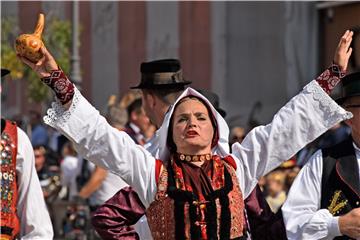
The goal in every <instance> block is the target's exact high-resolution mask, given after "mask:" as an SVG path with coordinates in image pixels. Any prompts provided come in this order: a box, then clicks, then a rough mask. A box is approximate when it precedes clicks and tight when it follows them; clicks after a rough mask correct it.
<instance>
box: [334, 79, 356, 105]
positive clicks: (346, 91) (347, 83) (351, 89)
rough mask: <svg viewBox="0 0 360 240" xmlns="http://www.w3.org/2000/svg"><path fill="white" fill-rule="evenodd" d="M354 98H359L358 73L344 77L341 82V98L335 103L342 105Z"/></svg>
mask: <svg viewBox="0 0 360 240" xmlns="http://www.w3.org/2000/svg"><path fill="white" fill-rule="evenodd" d="M355 96H360V72H355V73H352V74H349V75H346V76H345V77H344V78H343V79H342V80H341V96H340V98H338V99H336V102H337V103H339V104H342V103H344V101H345V100H346V99H347V98H349V97H355Z"/></svg>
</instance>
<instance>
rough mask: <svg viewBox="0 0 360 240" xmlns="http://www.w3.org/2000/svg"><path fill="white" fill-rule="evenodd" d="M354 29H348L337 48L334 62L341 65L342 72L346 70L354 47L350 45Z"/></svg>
mask: <svg viewBox="0 0 360 240" xmlns="http://www.w3.org/2000/svg"><path fill="white" fill-rule="evenodd" d="M353 35H354V32H353V31H350V30H346V32H345V33H344V35H343V36H342V37H341V39H340V42H339V44H338V46H337V48H336V51H335V55H334V64H336V65H338V66H339V67H340V70H341V71H342V72H345V71H346V69H347V65H348V62H349V58H350V56H351V52H352V48H351V47H350V44H351V41H352V36H353Z"/></svg>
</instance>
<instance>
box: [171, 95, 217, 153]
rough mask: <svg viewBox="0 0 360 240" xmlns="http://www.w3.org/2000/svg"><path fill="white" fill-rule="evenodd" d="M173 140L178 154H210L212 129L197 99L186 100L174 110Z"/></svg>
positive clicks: (207, 116) (204, 109)
mask: <svg viewBox="0 0 360 240" xmlns="http://www.w3.org/2000/svg"><path fill="white" fill-rule="evenodd" d="M172 124H173V140H174V143H175V145H176V147H177V151H178V152H179V153H184V154H192V155H197V154H207V153H210V152H211V142H212V138H213V135H214V129H213V126H212V123H211V119H210V117H209V113H208V110H207V108H206V107H205V106H204V104H203V103H202V102H200V101H199V100H197V99H191V98H189V99H186V100H184V101H183V102H182V103H180V104H179V105H178V106H177V108H176V109H175V112H174V116H173V122H172Z"/></svg>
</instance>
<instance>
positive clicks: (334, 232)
mask: <svg viewBox="0 0 360 240" xmlns="http://www.w3.org/2000/svg"><path fill="white" fill-rule="evenodd" d="M327 227H328V231H329V233H328V236H331V237H337V236H341V235H342V234H341V232H340V228H339V217H338V216H337V217H332V218H330V219H329V221H328V222H327Z"/></svg>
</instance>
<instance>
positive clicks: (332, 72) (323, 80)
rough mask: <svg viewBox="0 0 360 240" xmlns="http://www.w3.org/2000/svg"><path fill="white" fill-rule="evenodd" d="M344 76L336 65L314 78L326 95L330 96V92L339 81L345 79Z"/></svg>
mask: <svg viewBox="0 0 360 240" xmlns="http://www.w3.org/2000/svg"><path fill="white" fill-rule="evenodd" d="M345 75H346V72H343V71H341V69H340V67H339V66H338V65H336V64H332V65H331V66H330V67H329V68H328V69H326V70H325V71H324V72H323V73H322V74H321V75H320V76H319V77H317V78H316V81H317V82H318V83H319V85H320V86H321V87H322V89H323V90H324V91H325V92H326V93H327V94H330V92H331V91H332V90H333V89H334V88H335V86H336V85H337V84H338V83H339V82H340V80H341V79H342V78H343V77H345Z"/></svg>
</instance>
